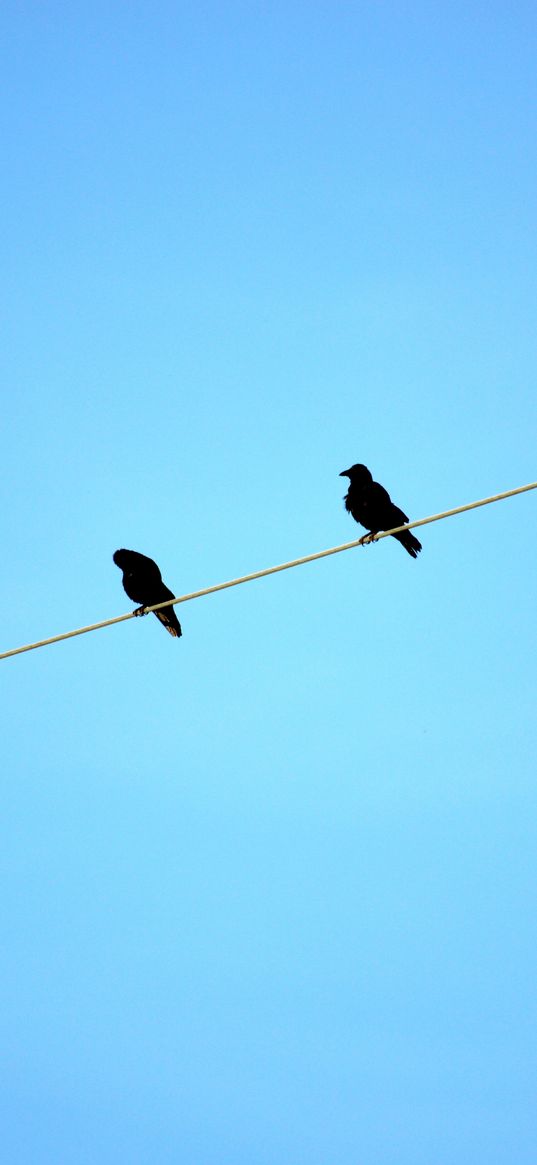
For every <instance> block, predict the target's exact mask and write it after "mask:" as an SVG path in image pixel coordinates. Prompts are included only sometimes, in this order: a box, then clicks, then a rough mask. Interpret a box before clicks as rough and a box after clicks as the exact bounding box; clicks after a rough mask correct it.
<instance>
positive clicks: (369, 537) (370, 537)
mask: <svg viewBox="0 0 537 1165" xmlns="http://www.w3.org/2000/svg"><path fill="white" fill-rule="evenodd" d="M375 541H376V538H375V531H370V533H369V534H364V536H363V538H360V546H369V545H370V544H371V543H372V542H375Z"/></svg>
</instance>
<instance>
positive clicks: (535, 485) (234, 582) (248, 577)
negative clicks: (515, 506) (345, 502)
mask: <svg viewBox="0 0 537 1165" xmlns="http://www.w3.org/2000/svg"><path fill="white" fill-rule="evenodd" d="M530 489H537V481H532V482H530V484H529V485H519V486H518V487H517V489H508V490H505V492H504V493H501V494H493V495H491V497H489V498H483V499H482V500H481V501H478V502H469V503H468V505H466V506H456V508H455V509H454V510H443V511H442V513H441V514H432V515H431V517H430V518H419V519H418V521H416V522H407V524H406V525H405V526H394V528H393V530H382V531H380V533H378V534H364V535H363V537H362V538H356V539H355V540H354V541H353V542H343V543H342V545H341V546H331V547H330V549H329V550H318V551H316V553H315V554H305V555H304V556H303V557H302V558H294V559H293V560H292V561H291V562H282V563H281V564H280V566H267V567H265V569H264V570H256V571H254V572H253V573H252V574H243V575H242V576H241V577H240V578H233V579H231V580H230V582H223V583H215V585H214V586H212V587H204V588H203V590H201V591H191V592H190V594H187V595H180V596H179V597H178V598H176V599H167V601H166V602H165V603H155V604H154V606H152V607H146V608H145V613H148V612H149V611H160V610H161V608H162V607H173V606H175V605H176V604H177V603H189V602H190V601H191V599H201V598H203V596H204V595H213V594H214V593H215V591H225V590H228V588H229V587H238V586H239V585H240V584H241V583H247V582H253V580H254V579H256V578H265V577H266V576H267V575H269V574H277V573H278V572H279V571H280V570H290V569H291V567H293V566H304V564H305V563H306V562H315V561H316V560H317V559H318V558H328V556H329V555H330V554H341V552H342V551H343V550H352V549H353V548H354V547H355V546H364V545H365V544H366V543H368V542H379V541H380V539H381V538H388V537H389V536H390V535H391V534H399V533H400V532H401V531H402V530H414V529H415V528H416V527H417V526H428V525H429V523H430V522H440V521H442V519H443V518H452V517H453V516H454V514H464V513H466V511H467V510H476V509H477V508H478V507H479V506H489V505H490V504H491V502H501V501H503V500H504V498H512V497H514V496H515V494H523V493H527V491H528V490H530ZM134 617H135V616H134V611H129V613H128V615H116V616H115V617H114V618H113V619H103V620H102V621H101V622H100V623H90V624H89V625H88V626H87V627H78V628H77V630H76V631H64V632H63V633H62V634H61V635H52V636H51V637H50V638H49V639H39V640H38V642H37V643H27V644H26V645H25V646H24V647H12V648H11V650H10V651H3V652H0V659H8V658H9V657H10V656H12V655H21V654H22V652H24V651H34V649H35V648H36V647H48V646H49V644H50V643H60V642H61V640H62V639H72V638H73V637H74V636H75V635H85V634H86V632H88V631H99V630H100V629H101V627H111V626H112V624H113V623H124V622H125V620H126V619H134Z"/></svg>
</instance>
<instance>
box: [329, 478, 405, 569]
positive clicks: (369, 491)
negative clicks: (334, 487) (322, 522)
mask: <svg viewBox="0 0 537 1165" xmlns="http://www.w3.org/2000/svg"><path fill="white" fill-rule="evenodd" d="M339 476H340V477H348V478H349V479H350V485H349V492H348V493H347V494H345V499H344V501H345V509H346V510H347V511H348V512H349V514H352V516H353V518H354V520H355V522H359V524H360V526H365V528H366V530H369V531H370V532H371V534H378V532H379V530H391V528H392V526H404V524H405V522H408V521H409V520H410V519H409V518H407V516H406V514H403V511H402V510H400V509H399V507H398V506H395V505H394V503H393V502H392V499H391V497H390V495H389V493H388V491H387V490H385V489H384V486H382V485H379V483H378V481H373V477H372V475H371V473H370V472H369V470H368V469H367V467H366V466H365V465H351V467H350V469H344V470H343V473H340V475H339ZM392 537H393V538H397V541H398V542H400V543H401V545H402V546H404V548H405V550H406V551H407V552H408V553H409V554H410V555H411V557H412V558H417V557H418V554H419V552H420V550H421V542H418V539H417V538H415V537H414V535H413V534H411V532H410V530H402V531H401V533H400V534H393V535H392Z"/></svg>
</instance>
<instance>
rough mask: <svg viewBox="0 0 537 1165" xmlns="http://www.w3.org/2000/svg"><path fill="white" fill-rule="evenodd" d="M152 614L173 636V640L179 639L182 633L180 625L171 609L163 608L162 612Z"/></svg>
mask: <svg viewBox="0 0 537 1165" xmlns="http://www.w3.org/2000/svg"><path fill="white" fill-rule="evenodd" d="M153 614H154V615H156V616H157V619H160V622H161V623H162V624H163V626H164V627H165V628H166V631H169V633H170V635H173V637H174V639H179V638H180V637H181V635H182V634H183V632H182V631H181V624H180V622H179V620H178V618H177V615H176V614H175V611H174V610H173V607H165V608H164V607H163V609H162V611H153Z"/></svg>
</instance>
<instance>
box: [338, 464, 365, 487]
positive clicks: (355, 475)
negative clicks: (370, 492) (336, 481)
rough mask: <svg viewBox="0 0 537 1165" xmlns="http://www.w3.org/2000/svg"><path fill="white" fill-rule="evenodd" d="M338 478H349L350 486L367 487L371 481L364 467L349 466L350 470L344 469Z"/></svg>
mask: <svg viewBox="0 0 537 1165" xmlns="http://www.w3.org/2000/svg"><path fill="white" fill-rule="evenodd" d="M339 476H340V477H348V478H350V481H351V484H352V485H369V482H371V481H373V476H372V474H371V473H370V472H369V470H368V468H367V466H366V465H351V467H350V469H344V470H343V472H342V473H340V475H339Z"/></svg>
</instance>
